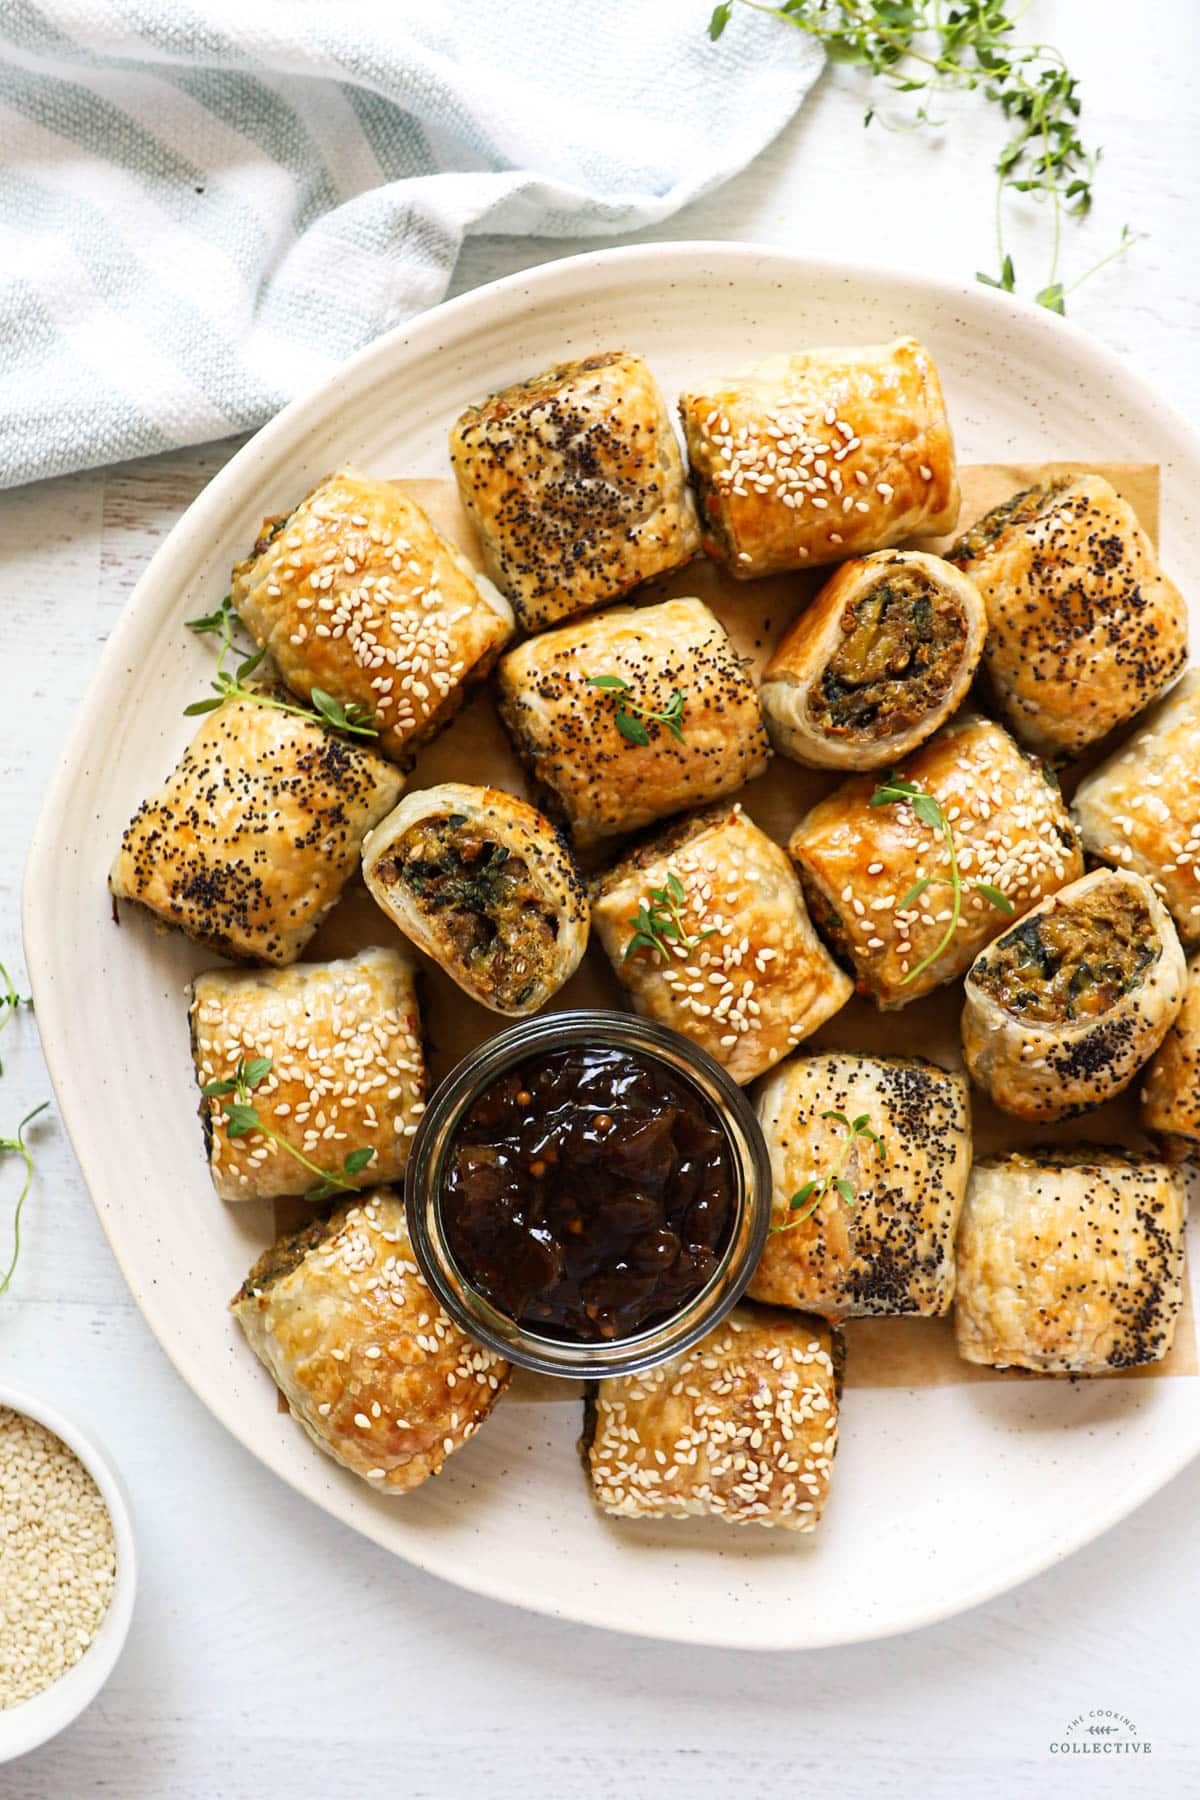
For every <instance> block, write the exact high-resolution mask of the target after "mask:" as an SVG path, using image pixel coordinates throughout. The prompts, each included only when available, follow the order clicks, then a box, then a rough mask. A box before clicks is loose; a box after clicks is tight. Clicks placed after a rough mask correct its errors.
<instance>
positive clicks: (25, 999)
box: [0, 963, 33, 1075]
mask: <svg viewBox="0 0 1200 1800" xmlns="http://www.w3.org/2000/svg"><path fill="white" fill-rule="evenodd" d="M0 987H2V988H3V992H0V1031H3V1030H4V1027H5V1026H6V1025H7V1024H8V1021H9V1020H10V1019H11V1018H12V1016H13V1014H14V1013H15V1012H19V1011H20V1009H21V1007H23V1006H32V1005H33V999H32V997H31V996H30V995H26V994H19V993H18V992H17V990H16V987H15V985H14V983H13V978H12V976H11V975H10V974H9V972H8V970H7V969H6V968H5V966H4V964H3V963H0ZM3 1073H4V1064H3V1063H2V1062H0V1075H3Z"/></svg>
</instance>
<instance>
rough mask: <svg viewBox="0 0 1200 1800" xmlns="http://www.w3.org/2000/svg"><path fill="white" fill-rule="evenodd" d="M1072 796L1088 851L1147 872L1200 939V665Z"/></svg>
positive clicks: (1186, 929) (1179, 920)
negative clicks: (1134, 735)
mask: <svg viewBox="0 0 1200 1800" xmlns="http://www.w3.org/2000/svg"><path fill="white" fill-rule="evenodd" d="M1072 804H1073V807H1074V811H1075V816H1076V818H1077V819H1078V820H1079V833H1080V836H1081V837H1082V839H1083V845H1084V849H1085V850H1086V851H1087V852H1088V854H1089V856H1094V857H1097V858H1099V859H1100V860H1101V861H1103V862H1108V863H1113V864H1115V865H1116V866H1117V867H1118V868H1122V869H1135V870H1136V871H1137V873H1138V874H1139V875H1144V876H1145V877H1146V879H1147V881H1149V882H1150V883H1151V885H1152V886H1153V887H1154V889H1155V890H1156V892H1158V893H1159V894H1161V895H1162V897H1163V899H1164V900H1165V901H1166V903H1167V905H1168V907H1169V908H1170V909H1171V915H1172V917H1173V918H1174V920H1175V923H1176V925H1177V926H1178V928H1179V935H1180V937H1181V938H1182V939H1183V941H1184V943H1185V944H1187V945H1188V946H1192V945H1195V944H1196V943H1200V669H1189V670H1188V672H1187V674H1186V675H1185V676H1184V677H1183V679H1182V681H1181V682H1180V683H1179V686H1178V687H1177V688H1175V690H1174V691H1173V692H1172V693H1171V694H1169V695H1168V697H1167V698H1166V699H1165V700H1163V701H1161V702H1160V703H1159V705H1158V706H1156V707H1155V708H1154V710H1153V712H1151V713H1150V714H1149V715H1148V716H1147V718H1146V720H1145V721H1144V724H1143V726H1142V729H1141V730H1140V731H1139V732H1138V733H1137V736H1136V737H1134V738H1131V739H1130V741H1129V742H1128V743H1127V744H1125V745H1124V746H1123V747H1122V748H1121V749H1119V750H1115V751H1114V752H1113V754H1112V755H1111V756H1110V757H1108V758H1107V760H1106V761H1105V762H1102V763H1101V764H1100V766H1099V768H1097V769H1094V770H1093V771H1092V773H1091V774H1090V775H1089V776H1088V777H1087V778H1086V780H1084V781H1081V782H1080V784H1079V786H1078V788H1077V789H1076V791H1075V799H1074V801H1073V802H1072Z"/></svg>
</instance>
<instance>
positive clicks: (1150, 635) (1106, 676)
mask: <svg viewBox="0 0 1200 1800" xmlns="http://www.w3.org/2000/svg"><path fill="white" fill-rule="evenodd" d="M947 555H948V557H949V559H950V560H951V561H952V562H954V563H956V564H957V565H958V567H959V568H960V569H962V571H963V573H964V574H966V575H969V576H970V578H971V580H972V581H973V582H974V583H975V585H976V587H978V589H979V591H980V593H981V594H982V595H983V601H984V605H985V606H986V607H987V615H988V638H987V645H986V647H985V649H984V653H983V662H984V668H985V669H986V671H987V674H988V678H989V681H990V683H991V687H992V690H993V693H994V694H995V697H996V701H997V704H998V706H999V707H1000V710H1001V713H1002V714H1003V716H1004V718H1005V720H1006V722H1007V723H1008V725H1009V726H1010V728H1011V729H1012V731H1013V732H1015V734H1016V735H1017V737H1019V738H1020V740H1021V742H1022V743H1023V744H1028V745H1029V747H1030V749H1031V750H1037V751H1038V752H1039V753H1040V754H1041V755H1043V756H1047V757H1050V758H1052V759H1054V760H1056V761H1068V760H1069V759H1070V758H1071V757H1075V756H1078V755H1079V754H1080V752H1081V751H1083V750H1086V749H1087V747H1088V746H1089V745H1090V744H1097V743H1099V742H1100V740H1101V739H1102V738H1104V737H1107V736H1108V734H1109V733H1110V732H1111V731H1115V730H1116V729H1117V728H1118V727H1119V726H1121V725H1125V724H1128V722H1129V720H1130V719H1132V718H1135V717H1136V715H1137V714H1138V713H1140V712H1141V711H1142V709H1143V707H1146V706H1148V705H1149V704H1150V702H1151V701H1152V700H1156V699H1157V698H1158V697H1159V695H1160V694H1161V693H1162V692H1163V691H1164V689H1166V688H1168V687H1169V686H1170V685H1171V683H1172V682H1173V681H1174V680H1175V678H1176V676H1177V675H1178V674H1179V673H1180V671H1181V670H1182V668H1183V665H1184V662H1185V660H1186V657H1187V608H1186V606H1185V605H1184V601H1183V597H1182V595H1181V594H1180V592H1179V590H1178V588H1176V586H1175V585H1174V583H1173V582H1171V581H1169V580H1168V579H1167V577H1166V576H1165V575H1164V574H1163V572H1162V570H1161V569H1160V568H1159V566H1158V559H1157V557H1156V556H1155V554H1154V547H1153V545H1152V544H1151V542H1150V539H1149V538H1148V537H1147V536H1146V533H1145V532H1144V531H1143V530H1142V527H1141V526H1140V525H1139V523H1138V520H1137V516H1136V514H1135V513H1134V511H1133V508H1132V507H1131V506H1129V505H1128V504H1127V502H1126V501H1124V500H1122V499H1121V497H1120V495H1119V494H1117V493H1115V492H1114V491H1113V489H1112V488H1111V487H1110V486H1109V484H1108V482H1107V481H1105V480H1104V478H1103V477H1102V476H1100V475H1063V476H1059V477H1057V478H1056V479H1055V480H1053V481H1050V482H1047V483H1046V484H1045V485H1044V486H1043V487H1035V488H1027V489H1026V490H1025V491H1024V493H1020V494H1014V495H1013V497H1012V499H1011V500H1006V501H1005V502H1004V504H1003V505H1002V506H997V507H994V508H993V509H992V511H991V512H989V513H987V514H985V516H984V517H983V518H982V519H980V521H979V523H978V524H976V525H973V526H972V527H971V529H970V531H968V532H967V533H966V535H965V536H964V537H962V538H960V540H959V542H958V543H957V544H956V545H955V546H954V548H953V549H952V550H950V551H948V552H947Z"/></svg>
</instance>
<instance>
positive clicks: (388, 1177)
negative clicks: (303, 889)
mask: <svg viewBox="0 0 1200 1800" xmlns="http://www.w3.org/2000/svg"><path fill="white" fill-rule="evenodd" d="M190 1019H191V1029H192V1055H193V1059H194V1061H195V1067H196V1081H197V1083H198V1085H199V1086H200V1087H201V1088H204V1087H206V1086H207V1085H208V1084H209V1083H210V1082H216V1081H228V1080H232V1079H233V1078H234V1076H235V1073H236V1070H237V1067H238V1064H239V1062H241V1061H243V1060H244V1062H245V1063H246V1064H250V1063H252V1062H254V1061H256V1060H258V1059H268V1058H269V1059H270V1065H271V1066H270V1069H269V1070H268V1072H267V1073H266V1075H265V1076H264V1077H263V1079H262V1080H261V1081H260V1082H258V1083H257V1084H256V1086H255V1087H254V1089H253V1094H252V1101H253V1105H254V1108H255V1110H256V1111H257V1113H258V1116H259V1118H260V1119H261V1120H262V1122H263V1123H264V1124H265V1125H267V1126H268V1127H270V1129H271V1130H272V1131H274V1132H277V1133H278V1135H279V1136H280V1137H282V1138H283V1139H284V1140H285V1142H286V1143H289V1144H291V1145H293V1146H294V1148H295V1149H297V1150H299V1151H300V1152H301V1153H302V1154H303V1155H304V1156H305V1157H307V1159H308V1161H309V1162H310V1163H315V1164H316V1165H317V1167H318V1168H320V1169H322V1170H324V1171H326V1172H327V1173H333V1174H338V1175H342V1174H343V1165H344V1164H345V1161H346V1158H347V1156H352V1155H354V1153H355V1152H358V1153H362V1152H365V1151H366V1150H368V1149H369V1150H372V1151H373V1152H374V1154H373V1155H372V1157H371V1158H370V1160H369V1161H368V1162H367V1163H365V1164H364V1166H363V1168H362V1170H361V1172H359V1174H358V1175H357V1176H356V1177H355V1178H354V1179H356V1180H357V1182H358V1184H359V1185H360V1186H362V1187H373V1186H377V1185H378V1184H379V1183H380V1182H384V1181H395V1180H397V1179H398V1178H399V1177H400V1176H401V1175H403V1173H404V1169H405V1165H406V1164H407V1162H408V1152H409V1146H410V1145H411V1143H412V1139H413V1136H414V1135H415V1133H416V1129H417V1120H418V1119H419V1117H420V1115H421V1113H422V1112H423V1111H424V1100H425V1058H424V1053H423V1050H422V1045H421V1015H420V1012H419V1010H418V1007H417V995H416V986H415V982H414V975H413V965H412V962H411V961H410V959H409V958H408V957H407V956H403V955H401V953H400V952H399V951H398V950H385V949H373V950H360V951H359V953H358V955H357V956H349V957H345V958H343V959H342V960H341V961H339V962H330V963H298V964H295V965H294V966H293V967H292V968H290V969H271V970H268V969H210V970H209V971H208V972H207V973H206V974H204V975H198V976H197V977H196V980H195V982H194V983H193V984H192V1005H191V1012H190ZM225 1105H226V1102H225V1100H224V1099H223V1098H221V1097H220V1096H211V1097H208V1098H204V1099H202V1100H201V1104H200V1116H201V1119H202V1120H203V1123H204V1136H205V1142H206V1144H207V1147H208V1166H209V1172H210V1173H211V1175H212V1180H213V1186H214V1187H215V1188H216V1190H217V1193H218V1194H219V1195H220V1196H221V1198H222V1200H264V1199H272V1198H274V1197H275V1196H276V1195H279V1194H302V1193H304V1192H305V1190H306V1189H308V1188H310V1187H312V1186H313V1185H314V1184H315V1183H316V1182H317V1180H318V1178H317V1177H316V1176H315V1175H314V1174H313V1172H312V1170H311V1169H306V1168H305V1167H304V1165H303V1164H302V1163H300V1162H298V1161H297V1159H296V1158H295V1157H294V1156H291V1155H289V1153H288V1151H287V1150H285V1149H284V1148H282V1146H281V1145H279V1144H278V1143H277V1142H275V1141H273V1140H272V1139H270V1138H268V1137H266V1136H264V1134H263V1133H262V1132H258V1131H251V1132H249V1133H247V1135H246V1136H244V1137H235V1138H231V1137H228V1136H227V1135H226V1131H225V1126H226V1124H227V1122H228V1116H227V1114H226V1111H225Z"/></svg>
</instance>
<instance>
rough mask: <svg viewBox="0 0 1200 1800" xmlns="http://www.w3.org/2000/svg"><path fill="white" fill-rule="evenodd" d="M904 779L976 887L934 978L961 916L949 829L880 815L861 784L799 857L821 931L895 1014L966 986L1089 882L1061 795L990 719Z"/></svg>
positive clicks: (973, 721)
mask: <svg viewBox="0 0 1200 1800" xmlns="http://www.w3.org/2000/svg"><path fill="white" fill-rule="evenodd" d="M899 774H900V777H901V779H904V780H907V781H910V782H913V783H915V784H916V785H917V786H918V787H919V788H921V789H922V790H923V791H924V792H926V793H928V794H931V795H932V796H933V798H934V799H935V800H936V801H937V802H938V803H939V805H940V806H941V807H942V809H943V813H944V814H945V816H946V817H947V819H948V820H949V821H950V825H951V830H952V832H953V837H954V846H955V854H956V857H957V861H958V867H959V870H960V873H961V877H962V882H963V896H962V911H961V917H960V918H959V921H958V926H957V929H956V931H955V933H954V936H953V938H952V939H951V941H950V943H949V944H948V945H947V947H946V949H945V950H944V951H942V952H941V954H939V955H937V956H936V958H935V960H934V961H932V962H931V963H930V964H929V966H928V967H927V968H925V969H923V970H921V972H920V973H916V971H918V970H919V969H920V965H921V964H922V963H923V962H924V961H925V959H926V958H927V957H930V956H932V955H933V953H934V952H935V951H936V950H937V948H938V946H939V944H940V943H941V941H942V939H943V937H944V935H945V932H946V928H947V926H948V925H949V923H950V921H951V918H952V913H953V907H952V885H951V881H950V857H949V851H948V849H947V846H946V843H945V839H944V836H943V834H942V833H941V831H940V830H938V829H937V828H936V827H935V826H932V825H926V824H924V823H923V822H922V821H921V820H920V819H919V818H918V817H917V815H916V814H915V813H914V812H913V810H912V808H911V806H910V805H906V804H894V805H893V804H889V805H880V806H872V805H871V798H872V796H873V795H874V794H876V793H877V792H878V790H879V786H880V783H879V781H878V780H877V779H876V777H874V776H870V775H864V776H852V777H850V779H848V780H846V781H843V782H842V784H841V786H840V787H837V788H835V789H834V791H833V793H832V794H830V795H828V796H827V797H826V798H825V799H824V800H821V801H819V802H818V804H817V805H816V806H815V807H813V809H812V811H811V812H809V813H808V814H807V815H806V817H805V818H803V819H802V820H801V821H800V823H799V825H798V826H797V827H796V830H795V832H794V833H793V834H792V839H791V842H790V843H789V845H788V851H789V854H790V855H791V857H792V860H793V861H794V862H795V864H796V866H797V868H798V869H799V871H800V879H801V881H802V883H803V886H804V893H805V897H806V899H807V901H808V906H809V911H810V912H811V913H812V916H813V919H814V921H815V923H816V925H817V928H818V929H819V930H820V931H821V932H822V934H823V935H824V936H825V938H826V939H827V941H828V942H829V943H830V944H831V945H832V946H833V949H834V951H835V953H836V954H837V956H838V957H839V959H840V960H842V961H843V962H846V963H849V964H850V966H851V967H852V968H853V969H854V972H855V975H856V978H857V986H858V991H859V993H861V994H866V995H869V996H870V997H871V998H872V999H873V1000H874V1001H875V1003H876V1005H877V1006H879V1007H881V1008H882V1009H883V1010H885V1011H888V1010H891V1009H893V1008H896V1007H901V1006H907V1005H908V1003H909V1001H911V1000H917V999H919V998H920V997H921V995H922V994H927V993H929V992H930V990H931V989H932V988H935V987H938V986H939V985H940V984H941V983H942V982H945V981H953V980H954V979H955V978H956V977H957V976H959V975H961V974H962V973H963V971H964V969H966V968H967V967H968V966H969V964H970V963H971V962H972V961H973V960H974V958H975V956H976V955H977V954H978V953H979V951H980V950H981V949H982V948H983V946H984V945H985V944H987V943H990V941H991V940H992V938H994V937H995V936H996V935H997V934H998V933H999V932H1000V931H1002V930H1003V928H1004V926H1005V925H1006V924H1007V923H1008V921H1009V919H1010V918H1011V917H1012V916H1013V915H1014V914H1015V915H1016V916H1018V917H1019V916H1020V915H1021V914H1023V913H1026V912H1028V911H1029V908H1030V907H1031V906H1033V905H1034V904H1035V903H1036V902H1037V901H1038V900H1039V899H1041V897H1042V896H1043V895H1044V894H1047V893H1054V892H1055V891H1056V890H1057V889H1058V888H1060V887H1062V886H1063V885H1064V884H1065V883H1066V882H1068V881H1074V880H1075V879H1076V877H1077V876H1079V875H1082V873H1083V859H1082V857H1081V855H1080V851H1079V844H1078V841H1077V839H1076V835H1075V828H1074V826H1073V825H1072V823H1071V819H1070V815H1069V814H1068V812H1067V809H1066V807H1065V806H1064V804H1063V800H1062V795H1061V794H1060V793H1059V790H1058V784H1057V783H1056V782H1055V780H1054V778H1053V776H1052V775H1051V774H1050V773H1049V771H1048V770H1046V769H1044V768H1043V766H1042V764H1041V763H1040V762H1038V760H1037V758H1036V757H1031V756H1028V755H1026V754H1025V752H1023V751H1022V750H1021V749H1019V747H1018V746H1017V745H1016V744H1015V743H1014V742H1013V740H1012V738H1010V737H1009V735H1008V733H1007V732H1006V731H1004V730H1003V729H1002V728H1001V727H1000V726H999V725H994V724H993V723H992V722H991V721H990V720H988V719H981V718H975V717H965V718H961V719H958V720H956V721H955V722H954V723H953V724H951V725H947V726H944V727H943V728H942V730H941V731H940V732H939V733H938V734H937V736H936V737H933V738H931V739H930V741H929V742H928V743H927V744H925V745H924V746H923V747H922V748H921V749H920V750H918V751H917V752H916V754H915V755H914V756H910V757H908V758H907V759H906V761H905V762H904V763H903V764H902V765H901V768H900V771H899ZM924 881H928V886H926V887H925V888H924V889H923V890H922V891H921V892H920V894H919V895H918V896H917V897H916V898H915V899H914V898H911V895H912V890H913V888H914V887H916V886H917V884H918V883H919V882H924ZM977 882H984V883H986V884H988V885H990V886H991V887H993V888H995V889H997V890H999V891H1000V892H1001V893H1003V894H1004V896H1005V897H1006V898H1007V900H1008V903H1009V906H1010V908H1011V909H1012V910H1011V912H1005V911H1002V910H1001V909H1000V908H999V907H997V906H996V905H995V904H994V903H993V902H992V901H990V900H989V899H987V898H986V897H985V896H984V895H983V894H981V893H979V892H978V891H977V890H976V887H975V883H977ZM904 901H908V904H907V905H902V904H901V903H902V902H904Z"/></svg>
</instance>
